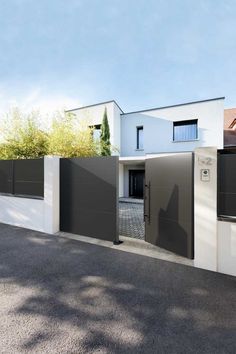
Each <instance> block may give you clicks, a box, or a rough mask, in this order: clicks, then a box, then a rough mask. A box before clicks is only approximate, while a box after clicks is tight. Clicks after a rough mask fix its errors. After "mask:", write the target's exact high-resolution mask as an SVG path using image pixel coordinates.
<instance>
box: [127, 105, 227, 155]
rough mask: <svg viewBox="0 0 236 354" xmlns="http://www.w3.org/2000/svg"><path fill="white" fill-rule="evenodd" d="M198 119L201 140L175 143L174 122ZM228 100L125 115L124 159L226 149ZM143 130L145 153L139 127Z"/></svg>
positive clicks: (199, 138)
mask: <svg viewBox="0 0 236 354" xmlns="http://www.w3.org/2000/svg"><path fill="white" fill-rule="evenodd" d="M193 119H197V120H198V137H197V139H196V140H192V141H181V142H175V141H173V122H177V121H187V120H193ZM223 125H224V99H223V98H222V99H215V100H208V101H202V102H195V103H190V104H183V105H178V106H172V107H167V108H159V109H158V108H157V109H153V110H147V111H142V112H137V113H135V112H134V113H127V114H122V115H121V156H142V155H145V154H152V153H164V152H179V151H193V150H194V149H195V148H197V147H200V146H217V148H219V149H222V148H223ZM139 126H142V127H143V134H144V144H143V145H144V146H143V150H137V141H136V139H137V138H136V127H139Z"/></svg>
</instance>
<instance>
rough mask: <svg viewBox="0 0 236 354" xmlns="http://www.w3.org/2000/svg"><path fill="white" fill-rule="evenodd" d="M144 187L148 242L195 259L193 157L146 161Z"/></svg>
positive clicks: (180, 154) (173, 156)
mask: <svg viewBox="0 0 236 354" xmlns="http://www.w3.org/2000/svg"><path fill="white" fill-rule="evenodd" d="M145 183H146V185H147V186H146V188H145V195H146V198H145V210H146V211H147V214H148V215H147V216H146V218H145V219H146V222H145V230H146V241H147V242H150V243H152V244H154V245H157V246H159V247H162V248H165V249H167V250H169V251H171V252H174V253H176V254H179V255H181V256H184V257H188V258H193V155H192V153H179V154H174V155H169V156H162V157H158V158H152V159H147V160H146V174H145ZM148 186H150V187H149V188H148Z"/></svg>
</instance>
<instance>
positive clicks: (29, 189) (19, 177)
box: [14, 158, 44, 198]
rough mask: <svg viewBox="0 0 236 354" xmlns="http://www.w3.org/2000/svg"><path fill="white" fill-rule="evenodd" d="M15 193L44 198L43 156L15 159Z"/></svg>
mask: <svg viewBox="0 0 236 354" xmlns="http://www.w3.org/2000/svg"><path fill="white" fill-rule="evenodd" d="M14 194H15V195H22V196H24V195H27V196H32V197H41V198H43V196H44V159H43V158H42V159H28V160H15V161H14Z"/></svg>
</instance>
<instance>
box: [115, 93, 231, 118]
mask: <svg viewBox="0 0 236 354" xmlns="http://www.w3.org/2000/svg"><path fill="white" fill-rule="evenodd" d="M224 99H225V97H224V96H222V97H216V98H209V99H207V100H201V101H192V102H185V103H178V104H174V105H171V106H162V107H156V108H148V109H142V110H140V111H133V112H127V113H122V114H121V115H126V114H134V113H142V112H150V111H156V110H158V109H164V108H174V107H180V106H187V105H190V104H195V103H203V102H210V101H217V100H224Z"/></svg>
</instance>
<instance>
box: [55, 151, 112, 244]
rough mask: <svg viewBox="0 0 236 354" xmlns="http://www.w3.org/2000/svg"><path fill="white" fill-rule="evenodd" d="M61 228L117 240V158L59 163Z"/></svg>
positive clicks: (64, 160)
mask: <svg viewBox="0 0 236 354" xmlns="http://www.w3.org/2000/svg"><path fill="white" fill-rule="evenodd" d="M60 229H61V231H66V232H71V233H75V234H80V235H84V236H90V237H95V238H100V239H103V240H109V241H115V240H117V239H118V157H91V158H72V159H61V160H60Z"/></svg>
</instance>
